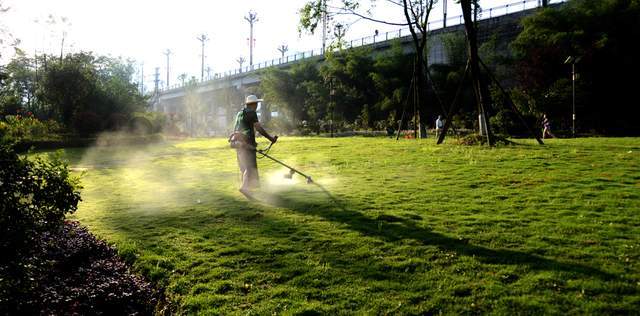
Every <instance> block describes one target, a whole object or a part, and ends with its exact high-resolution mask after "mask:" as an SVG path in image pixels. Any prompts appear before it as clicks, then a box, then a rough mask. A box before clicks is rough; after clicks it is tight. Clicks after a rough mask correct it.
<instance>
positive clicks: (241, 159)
mask: <svg viewBox="0 0 640 316" xmlns="http://www.w3.org/2000/svg"><path fill="white" fill-rule="evenodd" d="M236 152H237V156H238V165H239V166H240V172H241V173H242V188H244V189H252V188H257V187H259V186H260V177H259V175H258V161H257V160H256V151H255V150H251V149H246V148H238V149H236Z"/></svg>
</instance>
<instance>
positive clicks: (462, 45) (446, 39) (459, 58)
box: [440, 31, 467, 67]
mask: <svg viewBox="0 0 640 316" xmlns="http://www.w3.org/2000/svg"><path fill="white" fill-rule="evenodd" d="M440 40H441V41H442V45H443V46H444V51H445V55H446V56H447V59H448V63H449V65H451V66H455V67H464V66H465V65H466V64H467V40H466V37H465V34H464V32H463V31H458V32H451V33H446V34H443V35H441V36H440Z"/></svg>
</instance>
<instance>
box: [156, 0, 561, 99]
mask: <svg viewBox="0 0 640 316" xmlns="http://www.w3.org/2000/svg"><path fill="white" fill-rule="evenodd" d="M567 1H568V0H550V1H549V4H560V3H564V2H567ZM540 6H542V1H541V0H519V1H514V2H511V3H507V4H503V5H500V6H496V7H491V8H488V9H481V10H480V11H479V12H478V20H486V19H491V18H495V17H499V16H504V15H508V14H513V13H517V12H522V11H526V10H531V9H535V8H538V7H540ZM463 23H464V18H463V16H462V15H457V16H452V17H448V18H447V19H446V24H445V20H444V19H441V20H435V21H431V22H428V23H427V30H428V31H434V30H438V29H442V28H444V27H449V26H457V25H461V24H463ZM410 34H411V33H410V31H409V28H408V27H407V28H402V29H398V30H395V31H390V32H385V33H376V34H375V35H372V36H365V37H362V38H359V39H354V40H348V41H344V42H343V43H342V44H343V46H342V47H343V48H354V47H361V46H367V45H372V44H375V43H379V42H384V41H388V40H392V39H397V38H402V37H405V36H408V35H410ZM321 55H324V51H323V50H322V49H321V48H320V49H313V50H309V51H304V52H296V53H294V54H291V55H286V56H281V57H279V58H274V59H271V60H267V61H262V62H259V63H257V64H254V65H248V66H243V67H238V68H235V69H231V70H227V71H225V72H220V73H215V74H214V75H213V77H212V78H208V79H206V80H204V81H210V80H218V79H223V78H227V77H230V76H235V75H239V74H242V73H247V72H252V71H256V70H260V69H264V68H268V67H273V66H279V65H285V64H288V63H292V62H297V61H299V60H302V59H307V58H311V57H315V56H321ZM198 83H201V82H199V81H198ZM183 86H184V85H181V84H177V85H173V86H171V87H167V88H165V89H163V90H162V91H166V90H171V89H176V88H181V87H183Z"/></svg>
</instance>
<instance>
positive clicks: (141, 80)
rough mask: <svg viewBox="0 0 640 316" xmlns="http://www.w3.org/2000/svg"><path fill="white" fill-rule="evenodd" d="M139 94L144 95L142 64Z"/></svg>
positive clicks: (141, 65) (142, 64)
mask: <svg viewBox="0 0 640 316" xmlns="http://www.w3.org/2000/svg"><path fill="white" fill-rule="evenodd" d="M140 94H142V95H144V63H141V64H140Z"/></svg>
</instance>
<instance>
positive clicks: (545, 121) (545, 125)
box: [542, 114, 556, 139]
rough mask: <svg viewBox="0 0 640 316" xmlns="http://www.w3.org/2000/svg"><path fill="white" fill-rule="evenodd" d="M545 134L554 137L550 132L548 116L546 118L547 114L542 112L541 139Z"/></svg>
mask: <svg viewBox="0 0 640 316" xmlns="http://www.w3.org/2000/svg"><path fill="white" fill-rule="evenodd" d="M546 136H549V137H553V138H556V136H555V135H553V133H551V122H550V121H549V118H547V114H542V139H545V137H546Z"/></svg>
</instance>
